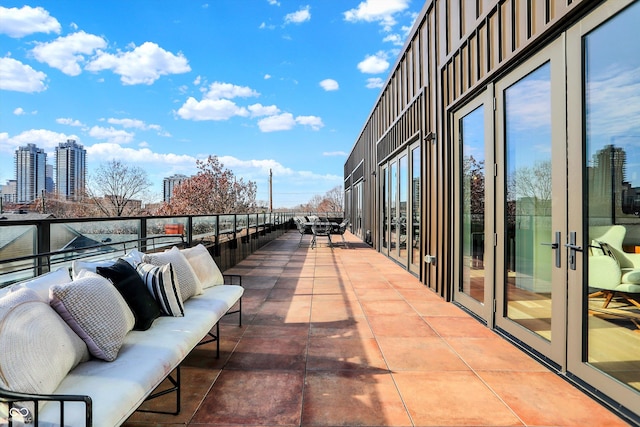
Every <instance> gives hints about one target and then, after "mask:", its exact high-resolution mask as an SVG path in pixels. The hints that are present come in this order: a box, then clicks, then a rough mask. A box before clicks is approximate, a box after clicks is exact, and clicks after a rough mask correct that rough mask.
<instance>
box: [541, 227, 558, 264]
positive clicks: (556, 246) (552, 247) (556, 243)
mask: <svg viewBox="0 0 640 427" xmlns="http://www.w3.org/2000/svg"><path fill="white" fill-rule="evenodd" d="M555 236H556V239H555V240H556V241H555V242H553V243H547V242H543V243H540V244H541V245H544V246H551V249H554V250H555V251H556V267H557V268H560V264H561V259H562V254H561V253H560V251H559V250H558V249H559V248H560V232H559V231H556V233H555Z"/></svg>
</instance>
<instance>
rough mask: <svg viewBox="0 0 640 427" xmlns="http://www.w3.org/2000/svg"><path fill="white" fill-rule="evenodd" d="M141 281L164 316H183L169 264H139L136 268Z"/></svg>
mask: <svg viewBox="0 0 640 427" xmlns="http://www.w3.org/2000/svg"><path fill="white" fill-rule="evenodd" d="M136 270H137V271H138V274H139V275H140V277H142V281H143V282H144V283H145V285H146V286H147V289H149V292H151V295H153V297H154V298H155V300H156V301H157V302H158V304H159V305H160V310H161V311H162V313H163V314H164V315H167V316H174V317H182V316H184V305H183V302H182V297H181V296H180V288H179V287H178V281H177V280H176V276H175V272H174V270H173V267H172V266H171V264H164V265H153V264H148V263H145V262H141V263H140V264H138V266H137V267H136Z"/></svg>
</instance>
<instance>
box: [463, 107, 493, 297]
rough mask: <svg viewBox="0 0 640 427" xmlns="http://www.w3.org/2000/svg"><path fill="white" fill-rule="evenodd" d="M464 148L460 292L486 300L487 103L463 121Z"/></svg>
mask: <svg viewBox="0 0 640 427" xmlns="http://www.w3.org/2000/svg"><path fill="white" fill-rule="evenodd" d="M459 126H460V145H461V150H462V281H461V282H460V286H461V289H460V290H461V291H462V292H463V293H465V294H467V295H469V296H470V297H471V298H473V299H474V300H476V301H478V302H481V303H484V294H485V289H484V278H485V269H484V252H485V209H484V208H485V206H484V200H485V181H486V180H485V159H484V150H485V141H484V105H481V106H479V107H478V108H476V109H475V110H473V111H472V112H470V113H469V114H467V115H466V116H464V117H463V118H462V119H461V120H460V124H459Z"/></svg>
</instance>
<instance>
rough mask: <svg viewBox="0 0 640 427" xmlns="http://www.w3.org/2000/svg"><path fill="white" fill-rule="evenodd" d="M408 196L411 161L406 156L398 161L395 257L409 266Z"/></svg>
mask: <svg viewBox="0 0 640 427" xmlns="http://www.w3.org/2000/svg"><path fill="white" fill-rule="evenodd" d="M408 194H409V161H408V156H406V155H404V156H402V157H400V158H399V159H398V220H397V221H396V226H397V231H398V241H397V246H398V251H397V252H396V253H395V256H396V257H397V258H398V260H399V261H400V262H401V263H403V264H407V262H408V257H409V255H408V252H407V234H408V224H410V223H409V221H407V214H408Z"/></svg>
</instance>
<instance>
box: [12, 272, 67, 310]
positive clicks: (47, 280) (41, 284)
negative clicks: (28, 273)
mask: <svg viewBox="0 0 640 427" xmlns="http://www.w3.org/2000/svg"><path fill="white" fill-rule="evenodd" d="M69 280H71V276H69V269H67V268H66V267H60V268H59V269H57V270H55V271H51V272H49V273H45V274H43V275H40V276H38V277H35V278H33V279H29V280H26V281H24V282H20V283H16V284H14V285H12V286H11V287H6V288H3V289H2V291H1V292H0V297H2V296H4V295H5V294H7V293H9V291H10V290H11V289H17V287H24V288H29V289H33V290H34V291H36V292H37V293H38V295H39V296H40V299H41V300H43V301H45V302H48V301H49V288H50V287H51V286H52V285H58V284H62V283H68V282H69Z"/></svg>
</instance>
